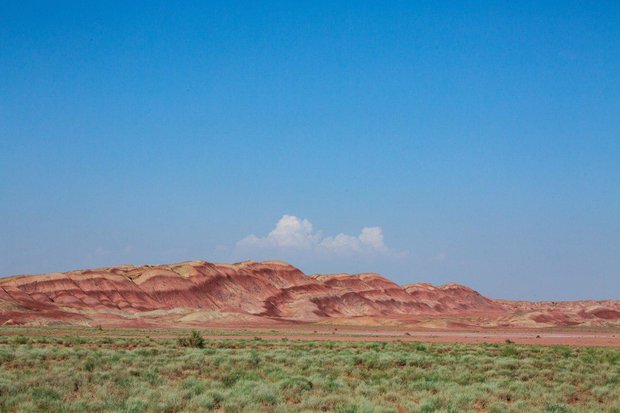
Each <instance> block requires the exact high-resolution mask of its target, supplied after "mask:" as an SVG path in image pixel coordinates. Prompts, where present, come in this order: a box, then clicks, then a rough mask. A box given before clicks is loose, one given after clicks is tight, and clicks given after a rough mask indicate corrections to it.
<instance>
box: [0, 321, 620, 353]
mask: <svg viewBox="0 0 620 413" xmlns="http://www.w3.org/2000/svg"><path fill="white" fill-rule="evenodd" d="M196 329H198V330H199V331H201V332H202V333H203V335H204V336H205V337H206V338H213V339H253V338H255V337H261V338H263V339H270V340H282V339H288V340H309V341H310V340H320V341H379V342H381V341H403V342H425V343H471V344H475V343H505V342H506V341H507V340H510V341H512V342H514V343H516V344H536V345H568V346H588V347H610V348H620V330H618V329H603V328H598V329H577V328H573V329H571V328H553V329H536V330H534V329H531V330H527V329H521V330H517V329H505V330H501V329H489V330H434V329H425V330H413V329H406V328H391V327H370V328H369V327H363V326H337V327H336V326H326V325H318V324H289V325H279V326H273V325H271V326H260V325H254V326H249V325H244V326H240V325H236V326H222V325H221V324H220V325H213V326H200V327H197V328H196ZM186 331H187V329H175V328H158V329H126V328H105V329H103V330H97V329H94V328H73V327H61V328H54V327H11V328H7V327H3V328H0V335H20V334H22V335H26V336H42V335H48V336H66V335H79V336H108V337H145V336H149V337H153V338H157V337H159V338H173V337H177V336H179V335H181V334H185V333H186Z"/></svg>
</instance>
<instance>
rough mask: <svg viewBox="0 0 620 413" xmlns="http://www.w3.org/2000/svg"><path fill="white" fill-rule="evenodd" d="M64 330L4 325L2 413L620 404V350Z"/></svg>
mask: <svg viewBox="0 0 620 413" xmlns="http://www.w3.org/2000/svg"><path fill="white" fill-rule="evenodd" d="M59 331H60V332H61V333H62V334H69V333H71V330H56V331H51V333H52V334H50V330H46V329H44V328H42V329H34V330H33V329H29V330H24V332H25V334H24V335H20V334H19V333H20V330H19V329H17V328H13V329H4V330H3V329H0V334H1V335H0V410H1V411H3V412H35V411H46V412H47V411H52V412H87V411H88V412H109V411H114V412H200V411H220V412H256V411H265V412H298V411H302V412H304V411H305V412H315V411H337V412H433V411H437V412H468V411H489V412H532V411H541V412H582V411H593V412H594V411H596V412H598V411H609V412H618V413H620V350H619V349H609V348H589V347H563V346H533V345H527V346H525V345H514V344H511V343H503V344H475V345H472V344H422V343H414V342H389V343H388V342H383V343H380V342H363V341H362V342H342V341H339V342H330V341H308V340H304V341H296V340H283V339H274V338H269V337H268V336H266V337H262V338H258V337H257V338H256V339H241V338H238V337H235V335H234V334H231V335H230V338H226V339H212V340H209V339H207V340H206V341H205V344H204V347H203V348H191V347H183V346H181V345H179V342H178V341H177V339H176V338H175V337H170V338H151V337H149V331H148V330H135V331H132V330H115V332H118V331H120V332H121V334H116V333H113V332H110V331H105V330H97V329H90V331H91V332H92V334H88V335H87V334H82V333H84V331H83V330H75V331H73V333H74V334H75V333H80V334H81V336H76V335H71V336H70V335H62V334H60V335H59V334H58V332H59ZM26 333H27V334H26ZM110 334H112V335H114V336H115V337H109V336H108V335H110Z"/></svg>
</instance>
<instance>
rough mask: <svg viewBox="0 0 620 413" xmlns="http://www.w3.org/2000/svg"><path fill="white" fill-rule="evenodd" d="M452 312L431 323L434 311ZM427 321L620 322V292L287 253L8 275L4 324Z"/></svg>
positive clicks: (2, 298) (1, 291) (437, 314)
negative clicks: (404, 276) (448, 276)
mask: <svg viewBox="0 0 620 413" xmlns="http://www.w3.org/2000/svg"><path fill="white" fill-rule="evenodd" d="M434 319H442V320H448V321H446V322H445V323H444V324H433V323H430V322H429V320H434ZM283 320H286V321H295V322H308V321H323V322H330V320H331V322H343V320H344V322H347V321H353V320H358V321H360V320H361V321H362V322H368V321H369V320H371V321H372V322H379V321H380V320H392V321H393V322H397V323H400V324H407V325H415V324H416V323H418V324H419V325H420V326H448V327H449V326H479V327H484V326H498V325H501V326H523V327H531V326H553V325H616V324H620V304H619V302H617V301H605V302H594V301H584V302H577V303H560V304H554V303H524V302H509V301H494V300H491V299H489V298H486V297H483V296H482V295H480V294H479V293H478V292H476V291H474V290H472V289H471V288H468V287H465V286H462V285H458V284H453V283H451V284H447V285H444V286H438V287H437V286H433V285H431V284H413V285H407V286H403V287H401V286H399V285H397V284H395V283H393V282H391V281H389V280H387V279H385V278H384V277H382V276H380V275H378V274H355V275H348V274H319V275H313V276H306V275H305V274H303V273H302V272H301V271H300V270H298V269H297V268H295V267H293V266H291V265H289V264H286V263H283V262H279V261H266V262H251V261H247V262H242V263H237V264H232V265H230V264H212V263H208V262H205V261H190V262H183V263H179V264H170V265H156V266H149V265H146V266H118V267H111V268H101V269H96V270H84V271H72V272H68V273H53V274H45V275H30V276H15V277H8V278H4V279H0V324H51V323H71V324H86V325H95V324H102V325H119V326H120V325H127V326H129V325H134V326H139V325H144V326H149V325H153V326H155V325H159V326H176V325H200V324H205V323H218V322H220V323H224V322H225V323H241V324H243V323H245V324H251V323H273V322H278V321H283Z"/></svg>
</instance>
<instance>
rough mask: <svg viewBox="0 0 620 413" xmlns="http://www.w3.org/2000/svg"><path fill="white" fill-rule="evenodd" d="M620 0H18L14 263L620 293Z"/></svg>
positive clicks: (7, 247) (2, 151)
mask: <svg viewBox="0 0 620 413" xmlns="http://www.w3.org/2000/svg"><path fill="white" fill-rule="evenodd" d="M619 21H620V2H618V1H597V2H573V1H565V2H556V3H552V2H512V3H498V2H463V3H461V4H456V3H455V2H446V3H443V4H437V3H436V2H429V3H423V4H420V3H418V2H335V3H329V2H305V3H303V4H302V3H300V2H256V3H255V2H246V3H235V2H197V3H192V2H182V3H170V2H148V3H146V2H144V3H142V2H130V3H127V2H114V1H111V2H100V3H91V2H89V3H81V2H76V3H65V2H62V3H56V2H49V3H43V4H41V3H39V2H14V3H11V4H9V3H6V4H4V5H3V6H2V12H1V13H0V79H1V80H0V275H3V276H5V275H13V274H23V273H44V272H51V271H67V270H71V269H78V268H93V267H98V266H108V265H116V264H122V263H133V264H145V263H146V264H149V263H171V262H178V261H183V260H192V259H204V260H208V261H216V262H218V261H221V262H234V261H241V260H245V259H255V260H265V259H281V260H284V261H287V262H290V263H291V264H293V265H296V266H298V267H299V268H300V269H302V270H303V271H304V272H306V273H308V274H310V273H319V272H330V273H334V272H370V271H372V272H378V273H381V274H383V275H385V276H386V277H388V278H390V279H391V280H394V281H396V282H398V283H401V284H406V283H415V282H422V281H424V282H432V283H446V282H448V281H454V282H458V283H461V284H465V285H468V286H471V287H472V288H475V289H476V290H478V291H480V292H481V293H482V294H484V295H488V296H492V297H495V298H511V299H528V300H540V299H553V300H560V299H587V298H594V299H605V298H615V299H620V24H618V22H619Z"/></svg>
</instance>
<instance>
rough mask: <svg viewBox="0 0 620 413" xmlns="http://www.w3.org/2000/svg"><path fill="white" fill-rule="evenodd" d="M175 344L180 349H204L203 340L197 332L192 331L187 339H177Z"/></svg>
mask: <svg viewBox="0 0 620 413" xmlns="http://www.w3.org/2000/svg"><path fill="white" fill-rule="evenodd" d="M177 343H178V344H179V346H181V347H193V348H204V346H205V339H204V338H203V337H202V334H200V332H199V331H197V330H192V331H191V332H190V334H189V336H187V337H179V338H178V339H177Z"/></svg>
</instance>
